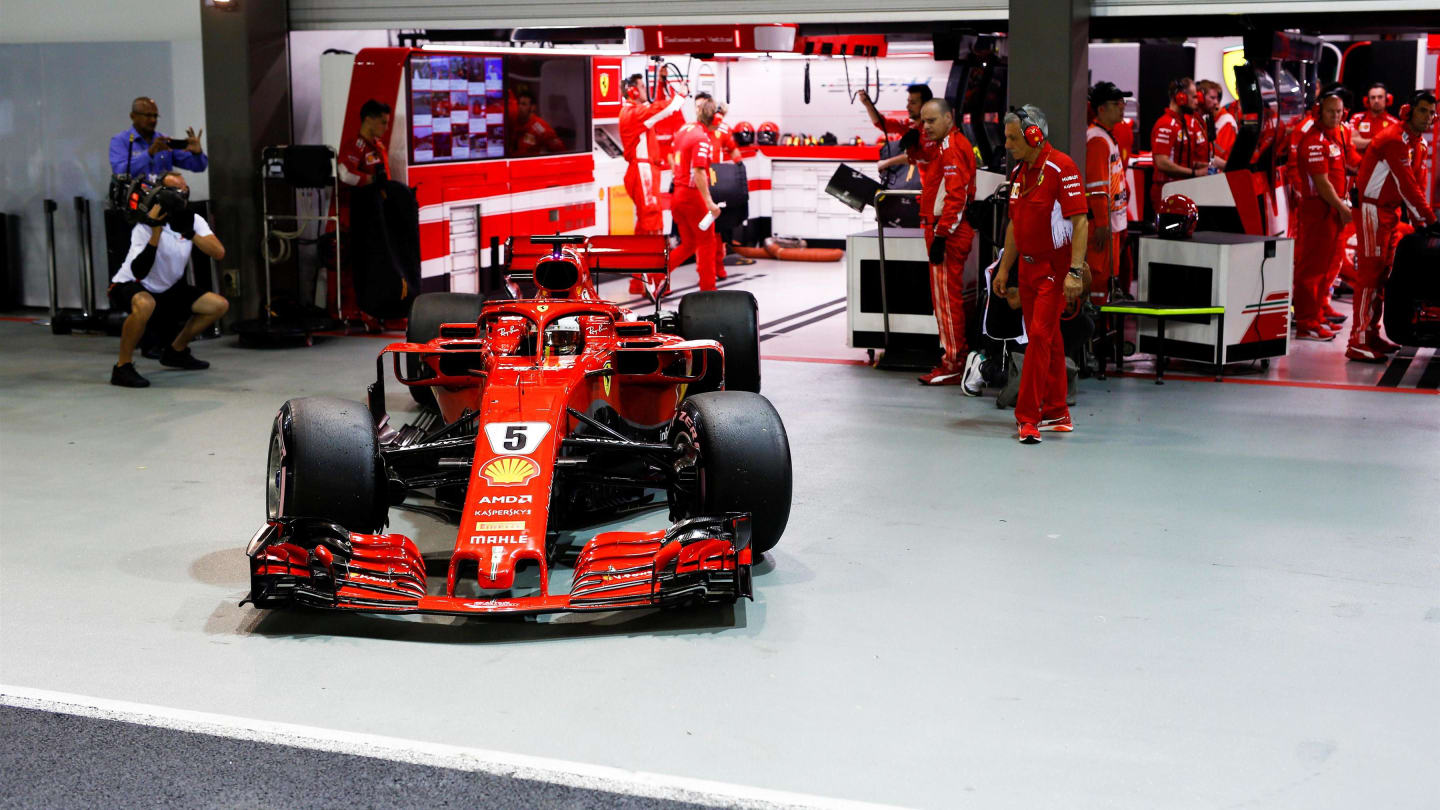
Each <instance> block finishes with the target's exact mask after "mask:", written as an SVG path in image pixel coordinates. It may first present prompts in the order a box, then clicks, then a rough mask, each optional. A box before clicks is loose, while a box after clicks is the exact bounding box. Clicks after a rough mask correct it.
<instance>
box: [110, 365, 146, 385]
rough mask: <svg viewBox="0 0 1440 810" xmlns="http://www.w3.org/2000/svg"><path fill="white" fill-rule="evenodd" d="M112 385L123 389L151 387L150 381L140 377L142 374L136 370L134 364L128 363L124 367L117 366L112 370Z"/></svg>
mask: <svg viewBox="0 0 1440 810" xmlns="http://www.w3.org/2000/svg"><path fill="white" fill-rule="evenodd" d="M110 384H111V385H118V386H121V387H122V388H148V387H150V381H149V380H147V379H145V378H144V377H141V376H140V372H138V371H136V370H135V364H134V363H126V364H125V365H123V366H122V365H118V364H117V365H116V366H115V367H114V368H112V369H110Z"/></svg>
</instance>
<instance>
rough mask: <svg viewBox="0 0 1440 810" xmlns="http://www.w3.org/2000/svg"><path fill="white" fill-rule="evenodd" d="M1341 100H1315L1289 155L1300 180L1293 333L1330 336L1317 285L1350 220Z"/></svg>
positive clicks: (1299, 336)
mask: <svg viewBox="0 0 1440 810" xmlns="http://www.w3.org/2000/svg"><path fill="white" fill-rule="evenodd" d="M1344 110H1345V105H1344V102H1343V101H1342V100H1341V99H1340V97H1339V96H1338V95H1336V94H1333V93H1332V94H1330V95H1327V96H1325V97H1324V98H1322V99H1321V100H1320V118H1319V119H1318V121H1317V123H1316V125H1314V126H1312V127H1311V128H1310V130H1309V132H1307V133H1306V134H1305V136H1304V137H1303V138H1301V139H1300V148H1299V151H1298V152H1297V153H1296V154H1295V156H1294V157H1295V160H1296V163H1297V164H1298V166H1299V167H1300V168H1299V171H1300V175H1301V178H1302V180H1301V183H1300V187H1299V192H1300V193H1299V197H1300V207H1299V212H1298V214H1297V225H1298V233H1297V234H1296V239H1295V284H1294V300H1295V338H1296V339H1297V340H1333V339H1334V338H1335V333H1334V332H1333V331H1331V330H1330V328H1329V326H1328V325H1327V323H1326V319H1325V309H1324V305H1323V302H1324V300H1325V298H1326V295H1325V291H1324V290H1323V289H1322V288H1323V287H1324V286H1325V285H1326V284H1327V282H1328V281H1329V276H1330V267H1331V264H1332V263H1333V262H1334V261H1335V260H1336V257H1337V255H1338V251H1339V250H1341V249H1342V245H1341V242H1340V230H1341V228H1343V227H1344V225H1345V223H1347V222H1349V221H1350V202H1349V200H1347V199H1346V198H1345V192H1346V191H1347V190H1348V187H1347V186H1346V184H1345V149H1344V145H1343V144H1344V142H1343V136H1342V135H1341V130H1342V129H1343V127H1342V122H1343V121H1344Z"/></svg>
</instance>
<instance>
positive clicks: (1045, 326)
mask: <svg viewBox="0 0 1440 810" xmlns="http://www.w3.org/2000/svg"><path fill="white" fill-rule="evenodd" d="M1048 136H1049V129H1048V127H1047V125H1046V123H1045V113H1043V112H1041V110H1040V108H1038V107H1035V106H1033V105H1030V104H1027V105H1025V106H1024V107H1021V108H1019V109H1015V110H1012V111H1011V112H1009V113H1008V114H1006V116H1005V148H1006V150H1008V151H1009V152H1010V156H1011V157H1012V158H1013V159H1014V160H1015V164H1016V165H1015V167H1014V168H1013V169H1012V170H1011V171H1010V203H1009V216H1010V224H1009V225H1007V226H1006V228H1005V252H1004V254H1003V255H1002V256H1001V257H1000V266H999V267H998V268H997V269H996V271H995V280H994V283H993V289H994V291H995V294H996V295H1000V296H1004V295H1005V289H1006V287H1007V286H1008V282H1009V280H1010V270H1011V268H1014V267H1015V266H1016V265H1019V268H1020V271H1019V272H1020V278H1019V281H1020V314H1021V317H1022V318H1023V319H1024V321H1025V333H1026V334H1027V335H1028V336H1029V338H1030V341H1029V345H1028V346H1026V348H1025V365H1024V367H1023V368H1022V370H1021V374H1020V396H1019V399H1018V400H1016V402H1015V423H1016V433H1017V436H1018V438H1019V439H1020V443H1021V444H1039V443H1040V432H1041V431H1055V432H1058V433H1069V432H1071V431H1073V430H1074V429H1075V426H1074V424H1073V423H1072V422H1071V421H1070V408H1069V406H1067V405H1066V404H1065V387H1066V380H1065V343H1064V341H1063V340H1062V339H1061V336H1060V314H1061V312H1062V311H1063V310H1064V309H1065V303H1066V302H1067V301H1074V300H1076V299H1077V298H1079V297H1080V296H1081V295H1083V294H1084V292H1085V281H1084V278H1085V270H1086V265H1085V249H1086V246H1087V244H1088V243H1089V241H1090V225H1089V221H1088V219H1087V215H1088V213H1089V208H1088V206H1087V205H1086V202H1085V189H1084V183H1083V181H1082V180H1081V176H1080V169H1079V167H1077V166H1076V165H1075V161H1073V160H1071V159H1070V156H1069V155H1067V154H1065V153H1064V152H1061V151H1060V150H1059V149H1056V148H1054V147H1053V146H1051V145H1050V142H1049V140H1048Z"/></svg>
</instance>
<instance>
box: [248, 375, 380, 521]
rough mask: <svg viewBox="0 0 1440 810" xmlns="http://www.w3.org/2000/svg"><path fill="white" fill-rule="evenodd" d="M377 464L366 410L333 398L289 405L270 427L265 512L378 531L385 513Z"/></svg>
mask: <svg viewBox="0 0 1440 810" xmlns="http://www.w3.org/2000/svg"><path fill="white" fill-rule="evenodd" d="M381 465H382V462H381V461H380V445H379V439H378V437H377V436H376V433H375V424H374V421H373V417H372V416H371V415H370V410H369V408H367V407H365V406H364V405H362V404H361V403H359V402H353V401H351V400H348V399H337V398H334V397H305V398H302V399H292V400H289V401H288V402H286V403H285V404H284V405H283V406H281V408H280V412H279V413H278V414H276V416H275V424H274V426H273V427H272V428H271V434H270V452H269V454H268V464H267V478H268V481H267V490H266V509H267V511H268V512H269V514H270V516H271V517H310V518H319V519H321V520H327V521H330V522H331V523H337V524H339V525H340V526H342V527H344V528H345V529H348V530H350V531H354V532H375V531H378V530H380V529H381V528H382V527H383V526H384V525H385V523H386V510H387V507H386V503H385V500H384V499H383V498H382V497H381V495H382V494H383V489H382V487H381V485H382V483H383V481H384V476H383V475H382V466H381Z"/></svg>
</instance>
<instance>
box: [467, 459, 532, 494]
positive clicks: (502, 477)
mask: <svg viewBox="0 0 1440 810" xmlns="http://www.w3.org/2000/svg"><path fill="white" fill-rule="evenodd" d="M539 474H540V465H539V464H536V463H535V462H534V461H531V460H530V459H528V458H526V457H524V456H501V457H499V458H497V459H495V460H493V461H491V462H490V463H489V464H486V465H485V466H484V467H482V468H481V469H480V475H482V476H484V478H485V480H486V481H489V482H490V483H491V484H493V485H494V486H497V487H518V486H522V485H524V484H527V483H529V482H530V479H531V478H534V477H535V476H537V475H539Z"/></svg>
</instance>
